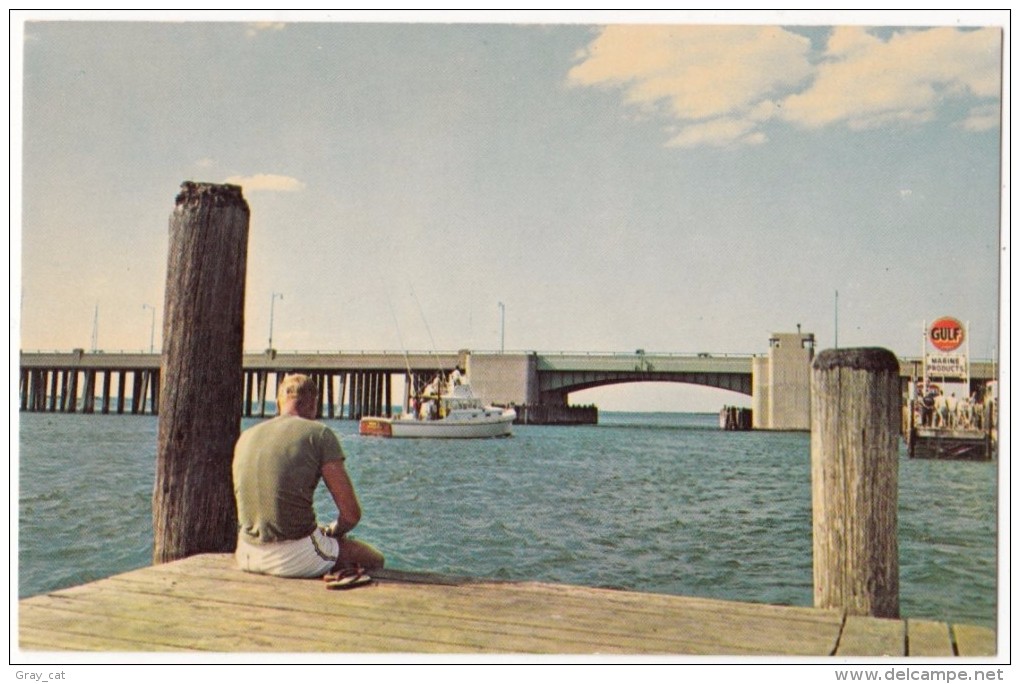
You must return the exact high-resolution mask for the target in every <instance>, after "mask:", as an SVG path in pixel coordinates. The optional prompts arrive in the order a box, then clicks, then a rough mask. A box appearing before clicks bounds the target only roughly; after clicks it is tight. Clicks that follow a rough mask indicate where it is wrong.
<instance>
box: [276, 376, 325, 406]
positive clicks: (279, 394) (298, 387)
mask: <svg viewBox="0 0 1020 684" xmlns="http://www.w3.org/2000/svg"><path fill="white" fill-rule="evenodd" d="M291 399H297V401H298V403H299V404H301V405H304V406H307V405H309V404H310V405H312V406H314V405H315V402H316V401H318V399H319V387H318V386H317V385H316V384H315V380H313V379H312V378H311V377H310V376H308V375H302V374H300V373H295V374H293V375H287V376H285V377H284V378H283V380H282V381H280V386H279V387H277V388H276V405H277V410H280V409H281V407H282V406H283V405H284V404H285V403H286V402H287V401H289V400H291Z"/></svg>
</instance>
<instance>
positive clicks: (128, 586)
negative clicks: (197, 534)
mask: <svg viewBox="0 0 1020 684" xmlns="http://www.w3.org/2000/svg"><path fill="white" fill-rule="evenodd" d="M374 578H375V582H373V583H372V584H369V585H366V586H362V587H358V588H355V589H351V590H347V591H327V590H326V588H325V586H324V583H323V582H322V581H321V580H292V579H291V580H288V579H280V578H275V577H267V576H260V575H251V574H247V573H243V572H240V571H238V570H237V569H235V567H234V563H233V557H232V556H230V555H228V554H207V555H200V556H193V557H191V558H187V559H184V560H180V561H175V562H173V563H166V564H163V565H157V566H152V567H147V568H142V569H140V570H135V571H131V572H127V573H124V574H121V575H116V576H114V577H110V578H107V579H103V580H99V581H96V582H92V583H89V584H86V585H83V586H77V587H71V588H68V589H61V590H58V591H53V592H50V593H47V594H43V595H39V596H33V597H30V598H27V599H23V600H21V601H19V602H18V612H19V616H18V617H19V620H18V629H19V635H18V639H19V644H20V648H21V650H22V651H25V652H67V651H106V652H169V651H183V652H192V653H195V652H207V653H263V654H264V653H306V652H330V653H375V654H378V653H422V654H425V653H428V654H509V655H513V654H518V655H536V654H569V655H595V654H604V655H658V656H675V655H701V656H788V657H789V656H805V657H812V656H837V657H843V656H850V657H852V656H866V657H874V656H921V657H939V658H946V657H954V656H963V657H991V656H994V655H995V653H996V639H995V633H994V631H993V630H991V629H988V628H985V627H978V626H973V625H955V624H954V625H950V624H946V623H941V622H932V621H926V620H911V619H899V620H884V619H878V618H868V617H854V616H847V615H845V614H844V613H843V612H842V611H838V610H820V609H815V608H805V607H791V606H772V605H760V604H750V603H740V602H735V601H722V600H714V599H704V598H690V597H681V596H666V595H660V594H646V593H639V592H633V591H622V590H616V589H597V588H588V587H577V586H563V585H556V584H547V583H539V582H501V581H487V580H473V579H462V578H450V577H442V576H437V575H429V574H423V573H408V572H400V571H393V570H386V571H380V572H377V573H374Z"/></svg>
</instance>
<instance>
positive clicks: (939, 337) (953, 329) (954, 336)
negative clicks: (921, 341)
mask: <svg viewBox="0 0 1020 684" xmlns="http://www.w3.org/2000/svg"><path fill="white" fill-rule="evenodd" d="M928 339H929V340H930V341H931V343H932V345H933V346H934V347H935V348H936V349H938V350H939V351H946V352H948V351H953V350H954V349H958V348H959V346H960V345H961V344H963V325H962V324H961V323H960V321H958V320H956V319H955V318H949V317H948V316H944V317H942V318H940V319H938V320H937V321H935V322H934V323H932V324H931V326H930V327H929V328H928Z"/></svg>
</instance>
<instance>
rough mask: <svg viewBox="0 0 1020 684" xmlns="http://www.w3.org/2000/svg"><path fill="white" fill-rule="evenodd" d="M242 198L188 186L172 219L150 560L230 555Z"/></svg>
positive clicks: (243, 251) (227, 190) (236, 191)
mask: <svg viewBox="0 0 1020 684" xmlns="http://www.w3.org/2000/svg"><path fill="white" fill-rule="evenodd" d="M249 216H250V212H249V209H248V204H247V202H245V200H244V198H243V197H242V195H241V188H240V187H238V186H234V185H212V184H204V183H203V184H200V183H191V182H186V183H184V184H183V185H182V186H181V192H180V194H179V195H178V196H177V199H176V205H175V207H174V210H173V213H172V214H171V216H170V231H169V233H170V235H169V258H168V261H167V281H166V298H165V303H164V307H163V311H164V315H163V355H162V368H163V381H162V383H161V393H160V398H159V409H160V419H159V434H158V450H157V455H156V483H155V488H154V491H153V501H152V520H153V537H154V547H153V561H154V562H156V563H162V562H167V561H171V560H175V559H178V558H183V557H185V556H190V555H193V554H196V553H205V552H229V551H232V550H233V549H234V545H235V543H236V537H237V511H236V507H235V503H234V493H233V488H232V485H231V461H232V458H233V448H234V442H235V441H236V440H237V437H238V435H239V434H240V429H241V408H242V394H243V390H242V388H243V382H242V380H243V375H242V374H243V371H242V359H243V349H242V344H243V333H244V285H245V269H246V262H247V247H248V221H249Z"/></svg>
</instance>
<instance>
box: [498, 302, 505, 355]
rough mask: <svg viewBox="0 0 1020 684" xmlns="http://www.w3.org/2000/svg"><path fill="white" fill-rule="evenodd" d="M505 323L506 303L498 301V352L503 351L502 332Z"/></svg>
mask: <svg viewBox="0 0 1020 684" xmlns="http://www.w3.org/2000/svg"><path fill="white" fill-rule="evenodd" d="M505 323H506V305H505V304H504V303H503V302H499V353H500V354H502V353H503V334H504V325H505Z"/></svg>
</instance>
